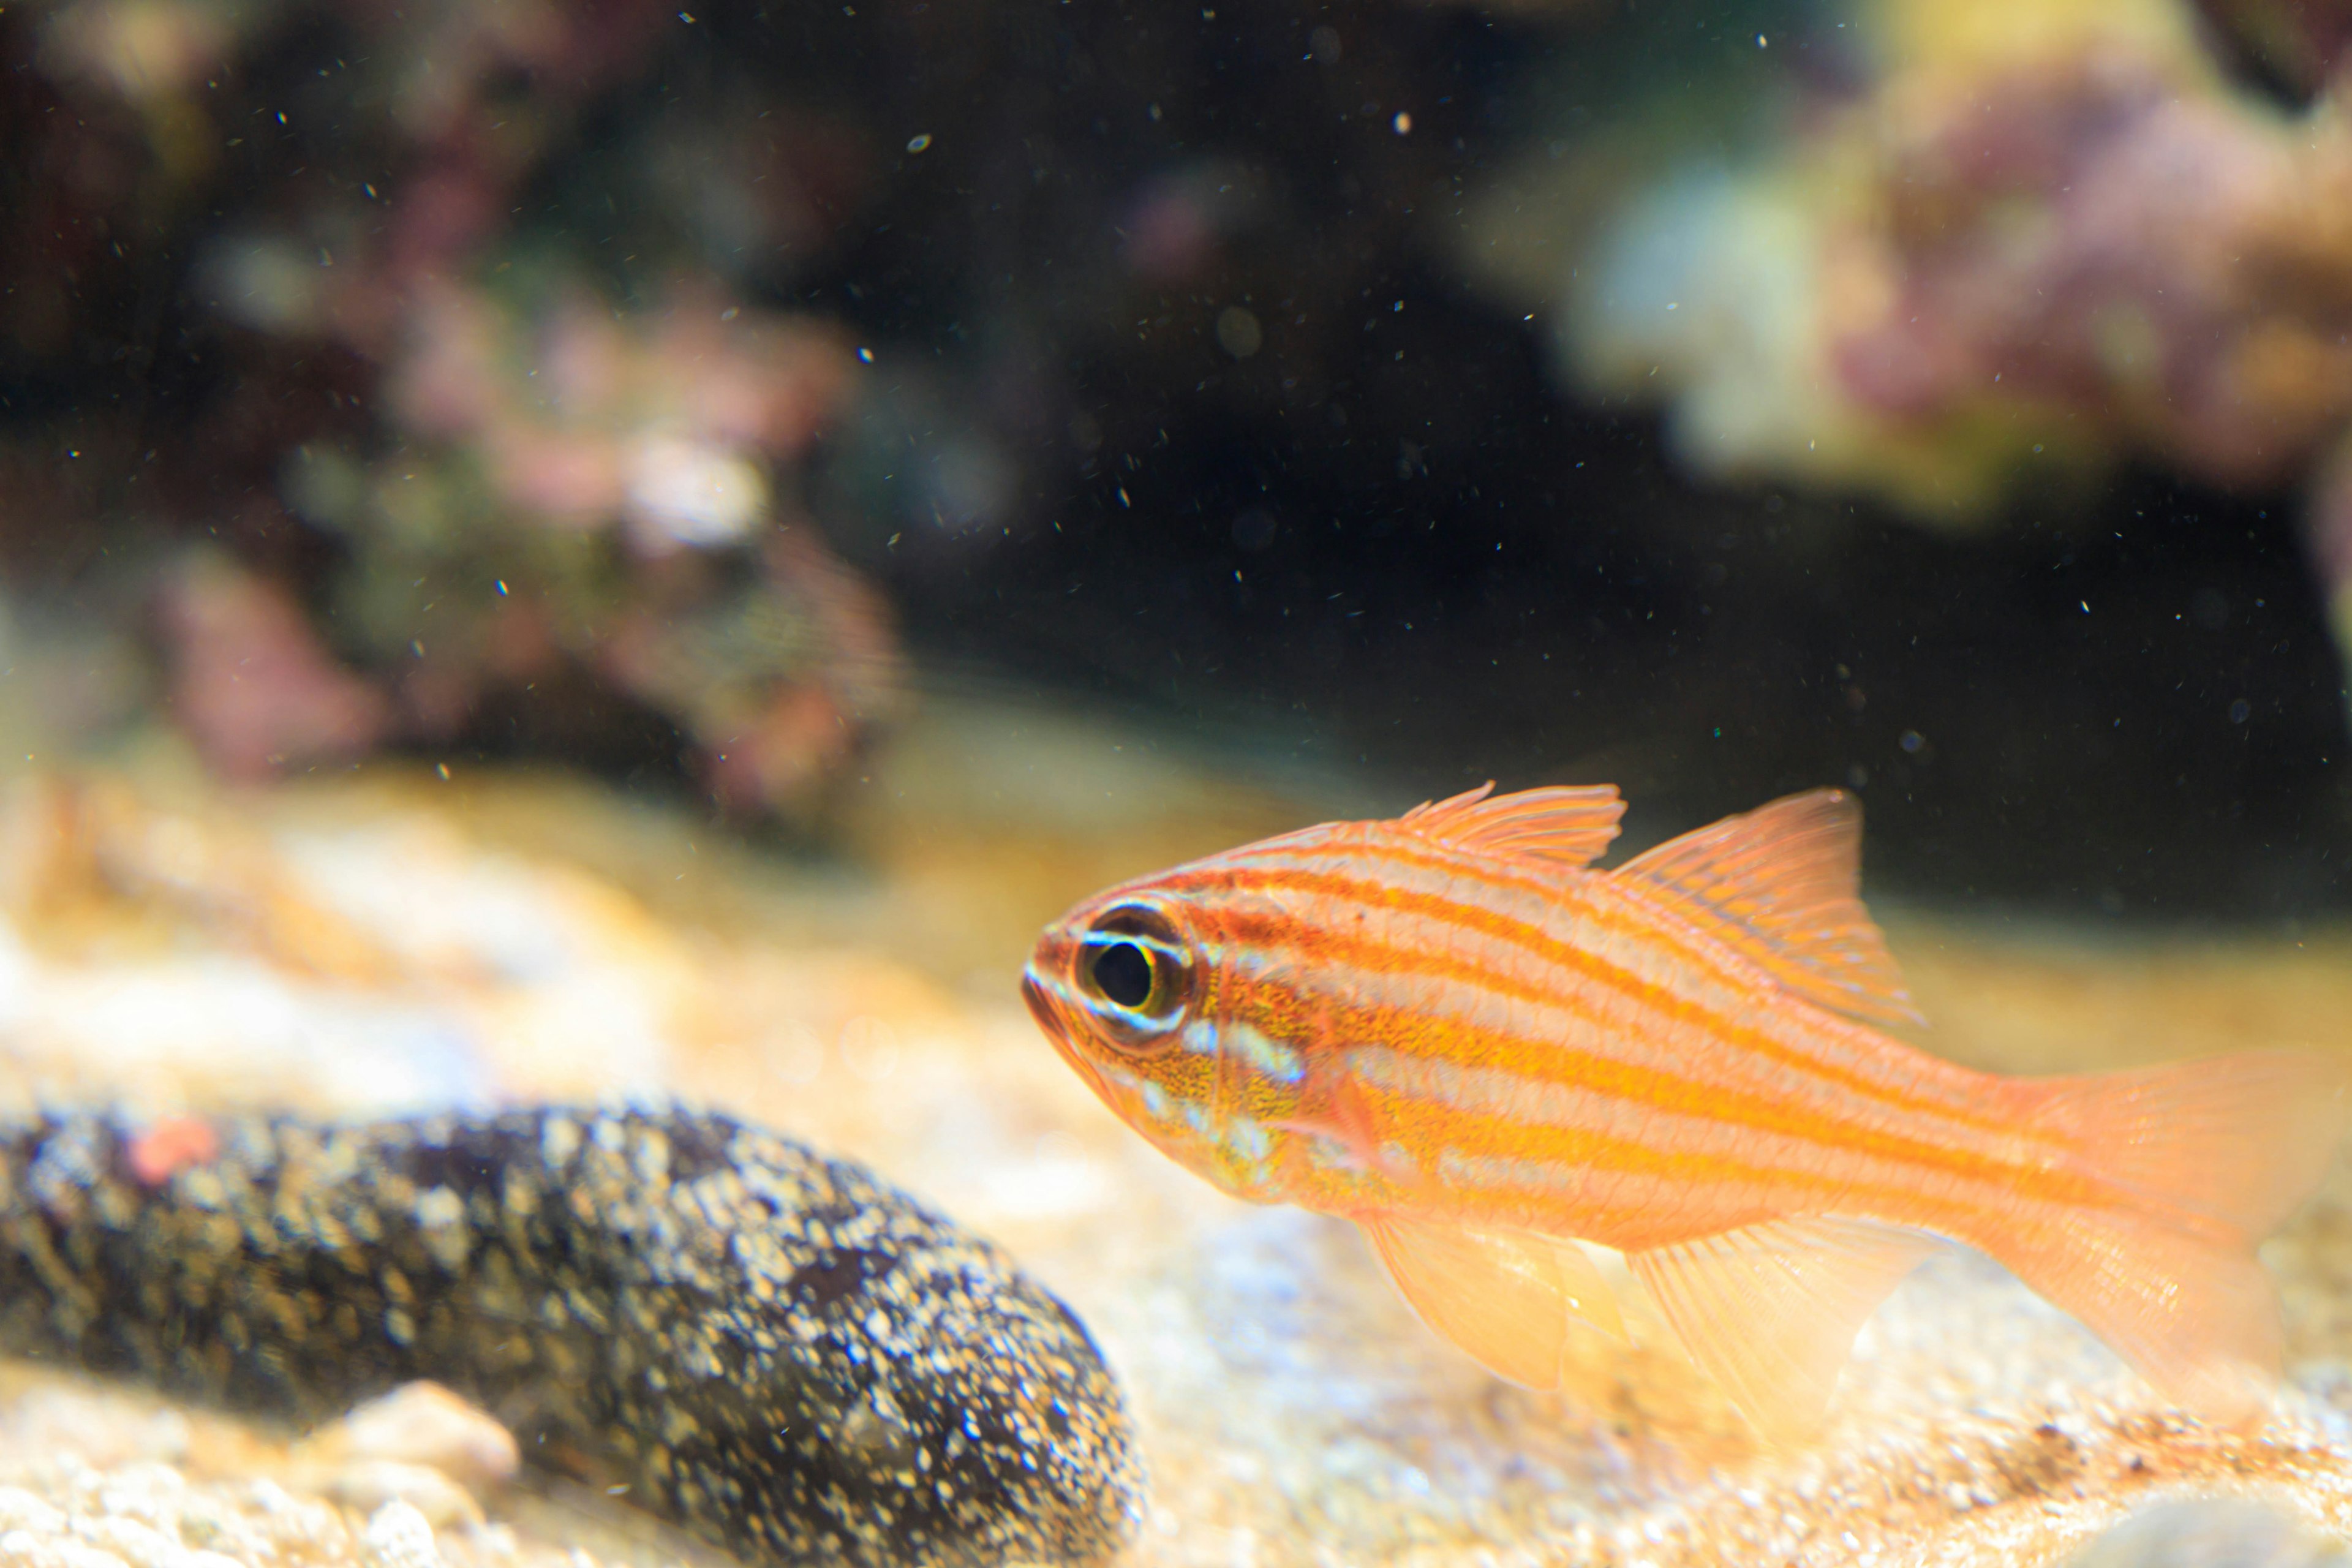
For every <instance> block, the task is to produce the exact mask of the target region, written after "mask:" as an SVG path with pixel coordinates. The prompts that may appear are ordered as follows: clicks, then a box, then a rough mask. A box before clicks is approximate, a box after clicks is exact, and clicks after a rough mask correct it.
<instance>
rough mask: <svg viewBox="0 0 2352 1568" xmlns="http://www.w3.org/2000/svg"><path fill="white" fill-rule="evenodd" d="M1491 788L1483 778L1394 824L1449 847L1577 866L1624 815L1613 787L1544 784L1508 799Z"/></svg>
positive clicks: (1603, 845) (1597, 850) (1588, 861)
mask: <svg viewBox="0 0 2352 1568" xmlns="http://www.w3.org/2000/svg"><path fill="white" fill-rule="evenodd" d="M1494 788H1495V784H1494V781H1493V780H1492V779H1489V780H1488V781H1487V782H1486V783H1485V784H1480V785H1479V786H1478V787H1477V788H1476V789H1473V790H1465V791H1463V793H1461V794H1460V795H1453V796H1451V797H1449V798H1447V799H1444V800H1441V801H1437V802H1435V803H1434V804H1433V803H1431V802H1427V801H1424V802H1423V803H1422V804H1421V805H1416V806H1414V807H1413V808H1412V810H1411V811H1408V812H1406V813H1405V814H1404V816H1402V817H1400V818H1398V820H1399V821H1401V822H1405V823H1410V824H1411V825H1412V826H1413V828H1414V829H1415V830H1417V831H1419V832H1422V833H1426V834H1428V835H1430V836H1431V837H1434V838H1443V839H1444V840H1445V841H1446V842H1448V843H1450V844H1459V845H1463V846H1465V847H1469V848H1475V849H1488V850H1494V851H1497V852H1499V853H1504V854H1513V855H1532V856H1535V857H1538V858H1541V859H1546V860H1556V861H1558V862H1559V863H1560V864H1561V865H1564V866H1570V867H1580V866H1588V865H1591V863H1592V860H1593V858H1595V857H1597V856H1598V855H1599V854H1600V853H1601V851H1602V850H1604V849H1606V848H1608V847H1609V845H1610V842H1611V841H1612V839H1614V838H1615V837H1617V819H1618V818H1619V817H1621V816H1624V815H1625V803H1624V801H1623V800H1622V799H1621V798H1619V796H1618V794H1617V786H1616V785H1614V784H1547V785H1545V786H1543V787H1542V788H1540V789H1523V790H1520V791H1518V792H1517V793H1516V794H1513V795H1495V794H1494V793H1493V791H1494Z"/></svg>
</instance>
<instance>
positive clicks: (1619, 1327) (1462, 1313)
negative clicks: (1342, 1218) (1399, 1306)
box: [1356, 1215, 1627, 1388]
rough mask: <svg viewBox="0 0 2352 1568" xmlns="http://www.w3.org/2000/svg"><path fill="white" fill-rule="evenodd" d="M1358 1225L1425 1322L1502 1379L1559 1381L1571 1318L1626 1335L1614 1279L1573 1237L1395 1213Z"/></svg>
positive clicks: (1539, 1383)
mask: <svg viewBox="0 0 2352 1568" xmlns="http://www.w3.org/2000/svg"><path fill="white" fill-rule="evenodd" d="M1356 1223H1357V1224H1358V1225H1359V1226H1362V1228H1363V1232H1364V1235H1365V1236H1366V1237H1368V1238H1370V1241H1371V1244H1372V1250H1373V1252H1374V1253H1376V1254H1377V1255H1378V1256H1379V1258H1380V1260H1381V1264H1382V1265H1383V1266H1385V1267H1386V1268H1387V1269H1388V1272H1389V1278H1390V1279H1392V1280H1394V1281H1395V1282H1396V1287H1397V1289H1398V1291H1399V1292H1400V1293H1401V1294H1402V1296H1403V1297H1404V1299H1405V1300H1406V1301H1408V1302H1409V1303H1411V1304H1412V1310H1414V1311H1415V1312H1416V1313H1418V1314H1419V1315H1420V1317H1421V1320H1422V1321H1423V1322H1424V1323H1427V1324H1428V1325H1429V1326H1430V1328H1431V1329H1432V1330H1433V1331H1435V1332H1436V1333H1437V1334H1438V1335H1439V1336H1440V1337H1441V1338H1443V1339H1445V1340H1447V1341H1449V1342H1452V1343H1453V1344H1454V1345H1455V1346H1456V1347H1458V1348H1459V1349H1461V1350H1462V1351H1463V1352H1465V1353H1467V1354H1468V1355H1469V1356H1470V1357H1471V1358H1472V1359H1474V1360H1475V1361H1476V1362H1477V1363H1479V1364H1481V1365H1482V1366H1484V1367H1486V1369H1487V1370H1488V1371H1489V1372H1492V1373H1496V1375H1497V1376H1500V1377H1506V1378H1508V1379H1510V1380H1511V1381H1512V1382H1513V1383H1517V1384H1526V1385H1527V1386H1528V1387H1529V1388H1556V1387H1558V1386H1559V1375H1560V1353H1561V1349H1562V1347H1563V1345H1564V1344H1565V1343H1566V1342H1567V1337H1568V1333H1569V1325H1570V1320H1571V1319H1580V1320H1581V1321H1584V1322H1586V1323H1588V1324H1590V1325H1591V1326H1592V1327H1593V1328H1596V1329H1599V1330H1600V1331H1602V1332H1603V1333H1606V1334H1609V1335H1610V1336H1612V1338H1615V1339H1619V1340H1623V1339H1625V1338H1626V1337H1627V1336H1626V1332H1625V1324H1624V1320H1623V1319H1622V1318H1620V1317H1619V1316H1618V1313H1617V1299H1616V1297H1615V1296H1613V1295H1612V1294H1611V1292H1610V1289H1609V1285H1608V1282H1607V1281H1606V1280H1604V1279H1601V1271H1600V1269H1598V1268H1595V1267H1594V1266H1593V1263H1592V1260H1591V1258H1587V1257H1585V1256H1584V1254H1583V1252H1582V1251H1581V1250H1580V1249H1579V1248H1578V1247H1577V1245H1576V1244H1575V1243H1574V1242H1572V1241H1566V1240H1561V1239H1559V1238H1556V1237H1548V1236H1538V1235H1536V1234H1534V1233H1533V1232H1531V1231H1495V1230H1465V1229H1461V1228H1458V1227H1456V1226H1444V1225H1431V1224H1425V1223H1423V1222H1422V1221H1418V1220H1412V1219H1406V1218H1404V1217H1402V1216H1401V1215H1368V1216H1364V1217H1361V1218H1359V1219H1358V1220H1357V1222H1356Z"/></svg>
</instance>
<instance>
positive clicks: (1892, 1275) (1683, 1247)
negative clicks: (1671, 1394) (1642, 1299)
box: [1625, 1215, 1942, 1443]
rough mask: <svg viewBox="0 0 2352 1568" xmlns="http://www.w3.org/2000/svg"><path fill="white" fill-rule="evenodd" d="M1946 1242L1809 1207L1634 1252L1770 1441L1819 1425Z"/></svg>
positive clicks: (1668, 1313) (1710, 1366)
mask: <svg viewBox="0 0 2352 1568" xmlns="http://www.w3.org/2000/svg"><path fill="white" fill-rule="evenodd" d="M1940 1245H1942V1244H1941V1243H1940V1242H1938V1241H1937V1239H1936V1238H1935V1237H1930V1236H1924V1235H1922V1234H1920V1233H1919V1232H1918V1231H1916V1230H1904V1229H1900V1228H1898V1227H1896V1226H1885V1225H1878V1224H1874V1223H1873V1222H1871V1221H1869V1220H1855V1219H1832V1218H1827V1217H1823V1216H1820V1215H1808V1216H1802V1217H1798V1218H1791V1219H1778V1220H1770V1221H1768V1222H1766V1223H1765V1224H1762V1225H1752V1226H1744V1227H1743V1228H1741V1229H1738V1230H1727V1231H1725V1232H1723V1233H1721V1234H1720V1235H1717V1236H1706V1237H1699V1238H1698V1239H1697V1240H1696V1241H1686V1242H1680V1243H1677V1244H1676V1245H1675V1246H1673V1247H1654V1248H1652V1249H1651V1250H1649V1251H1647V1252H1634V1253H1628V1254H1627V1255H1626V1258H1625V1262H1626V1264H1627V1265H1628V1266H1629V1267H1630V1268H1632V1269H1633V1277H1634V1278H1635V1279H1639V1280H1640V1281H1641V1282H1642V1284H1643V1288H1644V1289H1647V1290H1648V1291H1649V1292H1650V1294H1651V1296H1652V1297H1653V1298H1654V1300H1656V1302H1657V1304H1658V1310H1660V1311H1662V1312H1664V1314H1665V1318H1666V1321H1668V1322H1669V1323H1671V1324H1673V1325H1674V1329H1675V1333H1676V1334H1678V1335H1680V1336H1681V1338H1682V1342H1683V1344H1684V1346H1685V1348H1686V1349H1688V1350H1689V1352H1690V1353H1691V1359H1692V1360H1693V1361H1696V1363H1698V1364H1699V1366H1700V1367H1701V1368H1703V1369H1704V1370H1705V1371H1706V1373H1707V1375H1708V1376H1710V1377H1712V1378H1714V1379H1715V1381H1716V1382H1717V1384H1720V1385H1721V1386H1722V1389H1723V1391H1724V1393H1726V1394H1728V1395H1730V1397H1731V1401H1732V1403H1733V1404H1735V1405H1738V1407H1739V1409H1740V1412H1741V1414H1743V1415H1746V1416H1747V1417H1748V1420H1749V1421H1750V1422H1752V1423H1753V1424H1754V1425H1755V1426H1756V1429H1757V1430H1758V1431H1759V1433H1761V1434H1762V1435H1763V1436H1765V1437H1766V1438H1768V1439H1769V1440H1770V1441H1772V1442H1776V1443H1791V1442H1796V1441H1799V1440H1801V1439H1802V1438H1805V1437H1807V1436H1811V1434H1812V1433H1813V1432H1814V1431H1815V1430H1816V1429H1817V1428H1819V1427H1820V1426H1821V1423H1822V1415H1823V1414H1824V1413H1825V1412H1826V1411H1827V1410H1828V1408H1829V1402H1830V1394H1831V1393H1832V1391H1833V1390H1834V1389H1835V1388H1836V1387H1837V1378H1838V1373H1839V1371H1840V1370H1841V1369H1842V1368H1843V1367H1844V1365H1845V1361H1846V1357H1847V1355H1848V1354H1849V1353H1850V1352H1852V1351H1853V1336H1854V1334H1855V1332H1856V1331H1859V1330H1860V1329H1861V1327H1862V1323H1863V1320H1864V1319H1865V1318H1867V1317H1869V1316H1870V1314H1871V1313H1872V1311H1874V1310H1875V1309H1876V1308H1877V1306H1878V1303H1879V1302H1880V1301H1882V1300H1885V1296H1886V1293H1887V1292H1888V1291H1889V1290H1892V1289H1895V1285H1896V1284H1897V1283H1898V1282H1899V1281H1900V1280H1901V1279H1902V1278H1903V1277H1904V1276H1905V1275H1906V1274H1908V1273H1909V1272H1910V1271H1911V1270H1912V1268H1915V1267H1916V1266H1917V1264H1918V1263H1919V1261H1920V1260H1921V1259H1922V1258H1926V1257H1927V1254H1929V1253H1930V1252H1933V1251H1934V1250H1935V1249H1936V1248H1937V1247H1938V1246H1940Z"/></svg>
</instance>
